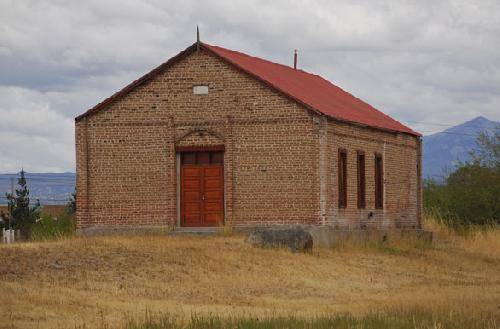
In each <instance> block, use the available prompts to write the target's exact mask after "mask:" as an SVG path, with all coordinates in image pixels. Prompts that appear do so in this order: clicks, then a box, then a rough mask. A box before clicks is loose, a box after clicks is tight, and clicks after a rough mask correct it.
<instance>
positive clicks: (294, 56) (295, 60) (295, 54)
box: [293, 49, 297, 70]
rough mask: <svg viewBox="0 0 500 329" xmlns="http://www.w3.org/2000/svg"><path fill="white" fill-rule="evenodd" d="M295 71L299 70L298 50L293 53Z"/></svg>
mask: <svg viewBox="0 0 500 329" xmlns="http://www.w3.org/2000/svg"><path fill="white" fill-rule="evenodd" d="M293 69H294V70H296V69H297V49H295V51H294V52H293Z"/></svg>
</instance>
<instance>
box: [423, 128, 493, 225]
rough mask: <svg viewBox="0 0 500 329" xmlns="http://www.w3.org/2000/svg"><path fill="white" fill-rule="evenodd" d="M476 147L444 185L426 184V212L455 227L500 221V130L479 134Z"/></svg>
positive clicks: (431, 182) (430, 182)
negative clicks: (466, 161) (489, 134)
mask: <svg viewBox="0 0 500 329" xmlns="http://www.w3.org/2000/svg"><path fill="white" fill-rule="evenodd" d="M477 146H478V149H477V150H474V151H473V152H471V156H472V161H470V162H468V163H462V164H461V165H460V167H459V168H458V169H457V170H456V171H455V172H453V173H451V174H450V175H449V176H448V177H447V178H446V180H445V182H444V184H438V183H436V182H434V181H426V182H425V184H424V207H425V210H426V212H427V213H428V214H429V213H431V214H432V216H434V217H436V218H437V219H438V220H440V221H441V222H442V223H443V224H446V225H448V226H450V227H453V228H464V227H468V226H492V225H499V224H500V158H499V157H500V132H496V134H495V135H493V136H488V135H485V134H482V135H480V136H479V137H478V139H477Z"/></svg>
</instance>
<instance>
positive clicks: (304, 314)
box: [0, 222, 500, 328]
mask: <svg viewBox="0 0 500 329" xmlns="http://www.w3.org/2000/svg"><path fill="white" fill-rule="evenodd" d="M426 225H428V226H427V227H432V228H433V229H434V230H435V232H436V236H435V242H434V244H433V245H432V246H423V245H421V244H418V243H413V242H398V243H395V244H389V245H383V246H380V245H377V246H373V245H372V246H370V245H366V246H363V247H356V246H352V247H346V248H342V249H339V250H327V249H321V248H317V249H315V250H314V252H313V253H312V254H298V255H297V254H291V253H288V252H287V251H285V250H263V249H256V248H252V247H250V246H248V245H247V244H245V243H244V238H243V237H242V236H236V235H229V236H215V237H189V236H135V237H94V238H71V239H65V240H60V241H54V242H31V243H23V244H18V245H1V246H0V305H2V306H1V307H0V319H2V321H0V328H29V327H35V328H68V327H70V328H71V327H76V326H86V327H87V328H95V327H103V326H107V327H110V328H112V327H121V326H123V325H124V324H125V320H126V319H135V318H137V317H140V316H142V315H143V314H145V312H152V313H154V314H166V313H168V314H175V315H176V316H180V317H181V318H186V319H189V318H190V317H191V314H193V313H196V314H200V315H209V314H213V315H217V316H228V315H231V316H236V317H239V316H258V317H276V316H285V317H286V316H289V315H294V316H298V317H301V318H311V317H314V316H329V315H330V314H340V313H349V314H351V315H352V316H355V317H358V316H363V315H366V314H372V313H379V312H385V313H390V312H395V311H396V312H406V311H408V310H415V309H419V310H422V312H431V313H435V314H455V313H458V314H464V316H467V317H470V318H473V319H476V318H477V319H484V318H485V317H488V316H489V317H493V318H495V319H497V318H498V316H499V311H500V309H499V306H500V302H499V301H500V276H499V273H500V248H498V244H499V237H500V233H499V231H498V230H492V231H490V232H484V233H479V232H477V233H473V234H472V233H471V234H469V235H468V236H461V235H457V234H455V233H454V232H453V231H449V230H447V229H446V228H444V227H441V226H437V224H435V223H433V222H428V223H426ZM431 225H436V226H431Z"/></svg>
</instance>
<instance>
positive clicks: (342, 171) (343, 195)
mask: <svg viewBox="0 0 500 329" xmlns="http://www.w3.org/2000/svg"><path fill="white" fill-rule="evenodd" d="M338 165H339V168H338V182H339V183H338V185H339V208H345V207H346V206H347V151H346V150H344V149H339V159H338Z"/></svg>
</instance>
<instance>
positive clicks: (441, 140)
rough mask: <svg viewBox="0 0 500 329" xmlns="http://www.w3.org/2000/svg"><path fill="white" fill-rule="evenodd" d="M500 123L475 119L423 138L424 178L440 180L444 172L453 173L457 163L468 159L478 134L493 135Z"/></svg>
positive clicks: (479, 118)
mask: <svg viewBox="0 0 500 329" xmlns="http://www.w3.org/2000/svg"><path fill="white" fill-rule="evenodd" d="M497 127H500V122H495V121H490V120H488V119H486V118H484V117H477V118H475V119H473V120H471V121H467V122H465V123H462V124H460V125H458V126H455V127H452V128H449V129H446V130H444V131H442V132H439V133H436V134H432V135H429V136H424V138H423V175H424V178H433V179H436V180H442V179H443V177H444V175H445V173H446V172H448V173H449V172H453V171H454V170H455V169H456V165H457V163H458V162H459V161H467V160H469V159H470V157H469V152H470V151H471V150H473V149H474V148H476V138H477V136H478V135H479V133H480V132H483V131H485V132H488V133H493V132H494V130H495V128H497Z"/></svg>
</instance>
